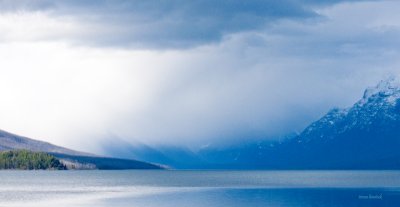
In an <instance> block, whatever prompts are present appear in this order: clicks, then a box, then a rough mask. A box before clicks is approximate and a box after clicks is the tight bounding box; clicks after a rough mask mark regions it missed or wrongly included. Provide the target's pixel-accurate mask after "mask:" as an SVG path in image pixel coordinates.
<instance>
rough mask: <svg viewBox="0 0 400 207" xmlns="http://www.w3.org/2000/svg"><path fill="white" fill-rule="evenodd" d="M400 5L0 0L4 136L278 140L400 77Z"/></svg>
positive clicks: (80, 141)
mask: <svg viewBox="0 0 400 207" xmlns="http://www.w3.org/2000/svg"><path fill="white" fill-rule="evenodd" d="M398 8H400V2H399V1H395V0H393V1H355V0H354V1H350V0H348V1H346V0H342V1H341V0H320V1H317V0H280V1H275V0H250V1H239V0H236V1H235V0H220V1H213V0H192V1H186V0H170V1H164V0H146V1H139V0H129V1H128V0H126V1H124V0H114V1H111V0H98V1H94V0H59V1H50V0H31V1H28V0H0V94H1V101H0V128H1V129H3V130H6V131H10V132H13V133H16V134H20V135H24V136H27V137H31V138H35V139H40V140H44V141H49V142H52V143H55V144H58V145H63V146H67V147H71V148H75V149H78V150H85V151H91V152H96V149H98V145H99V143H101V141H102V140H108V139H120V140H124V141H127V142H130V143H145V144H150V145H157V144H169V145H184V146H201V145H206V144H210V143H217V142H221V143H229V142H233V141H243V140H249V139H280V138H282V137H286V136H288V135H290V134H294V133H299V132H301V131H302V129H303V128H304V127H306V126H307V125H308V124H310V123H311V122H313V121H315V120H316V119H318V118H319V117H321V116H322V115H323V114H324V113H326V112H327V111H328V110H329V109H331V108H333V107H349V106H351V105H352V104H353V103H354V102H355V101H357V100H358V99H359V98H361V96H362V94H363V91H364V89H365V88H366V87H368V86H373V85H376V84H377V83H378V82H379V81H380V80H382V79H385V78H387V77H389V76H390V75H397V74H398V73H400V67H399V62H400V47H399V46H400V39H399V38H398V37H399V36H400V13H399V12H398Z"/></svg>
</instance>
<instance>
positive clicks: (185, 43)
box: [0, 0, 351, 48]
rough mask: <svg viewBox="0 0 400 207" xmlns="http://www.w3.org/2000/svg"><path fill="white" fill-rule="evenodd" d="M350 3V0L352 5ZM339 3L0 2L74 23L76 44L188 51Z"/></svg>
mask: <svg viewBox="0 0 400 207" xmlns="http://www.w3.org/2000/svg"><path fill="white" fill-rule="evenodd" d="M350 1H351V0H350ZM338 2H342V1H341V0H329V1H328V0H326V1H316V0H303V1H301V0H280V1H276V0H251V1H237V0H219V1H214V0H192V1H186V0H170V1H165V0H147V1H141V0H114V1H110V0H97V1H95V0H83V1H82V0H60V1H49V0H35V1H27V0H19V1H18V0H17V1H10V0H5V1H0V7H1V8H2V10H3V12H4V11H15V10H32V11H46V12H49V14H50V15H52V16H54V17H71V18H73V19H74V20H76V21H78V22H80V23H81V24H83V25H84V28H86V31H81V32H80V33H79V34H78V35H75V36H73V37H71V36H69V37H62V38H63V39H69V40H70V41H71V42H73V43H75V44H85V45H92V46H111V47H127V48H187V47H192V46H198V45H202V44H208V43H213V42H218V41H220V40H221V39H222V37H223V36H224V35H227V34H231V33H236V32H242V31H249V30H257V29H262V28H265V27H266V26H267V25H268V24H270V23H272V22H274V21H276V20H280V19H296V20H304V19H308V18H312V17H317V16H318V15H317V14H316V13H315V12H314V11H313V10H312V9H311V7H313V6H321V5H330V4H334V3H338Z"/></svg>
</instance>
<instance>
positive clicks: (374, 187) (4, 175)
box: [0, 170, 400, 207]
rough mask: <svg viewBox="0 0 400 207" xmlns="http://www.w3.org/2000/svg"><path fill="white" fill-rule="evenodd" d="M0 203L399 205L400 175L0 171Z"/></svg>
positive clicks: (122, 206) (235, 206)
mask: <svg viewBox="0 0 400 207" xmlns="http://www.w3.org/2000/svg"><path fill="white" fill-rule="evenodd" d="M1 206H19V207H24V206H75V207H88V206H96V207H97V206H99V207H103V206H112V207H127V206H137V207H152V206H157V207H160V206H171V207H176V206H194V207H203V206H207V207H212V206H233V207H242V206H252V207H253V206H256V207H257V206H272V207H274V206H284V207H286V206H296V207H298V206H300V207H301V206H400V171H157V170H153V171H147V170H145V171H140V170H127V171H0V207H1Z"/></svg>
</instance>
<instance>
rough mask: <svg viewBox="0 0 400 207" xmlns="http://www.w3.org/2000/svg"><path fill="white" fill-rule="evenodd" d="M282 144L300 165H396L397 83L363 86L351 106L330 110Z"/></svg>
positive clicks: (399, 161)
mask: <svg viewBox="0 0 400 207" xmlns="http://www.w3.org/2000/svg"><path fill="white" fill-rule="evenodd" d="M285 145H287V146H290V147H286V148H289V149H290V150H292V152H293V153H292V154H295V159H293V160H294V162H297V163H296V165H299V166H302V165H308V166H310V167H320V168H388V169H392V168H399V167H400V150H399V148H400V82H399V81H398V80H397V79H395V78H390V79H388V80H385V81H381V82H380V83H379V84H378V85H377V86H375V87H370V88H368V89H366V90H365V92H364V96H363V97H362V98H361V99H360V100H359V101H358V102H357V103H355V104H354V105H353V106H352V107H350V108H346V109H338V108H335V109H332V110H331V111H329V112H328V113H327V114H326V115H325V116H323V117H322V118H321V119H319V120H318V121H316V122H314V123H312V124H311V125H310V126H308V127H307V128H306V129H305V130H304V131H303V132H302V133H301V134H300V135H299V136H298V137H296V138H295V139H293V140H291V141H290V143H288V144H285ZM284 148H285V147H284ZM289 149H288V150H289ZM286 152H287V151H286Z"/></svg>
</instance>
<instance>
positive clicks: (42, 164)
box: [0, 150, 66, 170]
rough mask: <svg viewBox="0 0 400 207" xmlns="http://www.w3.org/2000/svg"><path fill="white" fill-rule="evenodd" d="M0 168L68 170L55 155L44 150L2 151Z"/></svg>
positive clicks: (0, 153)
mask: <svg viewBox="0 0 400 207" xmlns="http://www.w3.org/2000/svg"><path fill="white" fill-rule="evenodd" d="M0 169H18V170H66V167H65V165H64V164H62V163H61V162H60V161H59V160H58V159H57V158H55V157H54V156H53V155H50V154H47V153H44V152H31V151H28V150H14V151H4V152H0Z"/></svg>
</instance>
